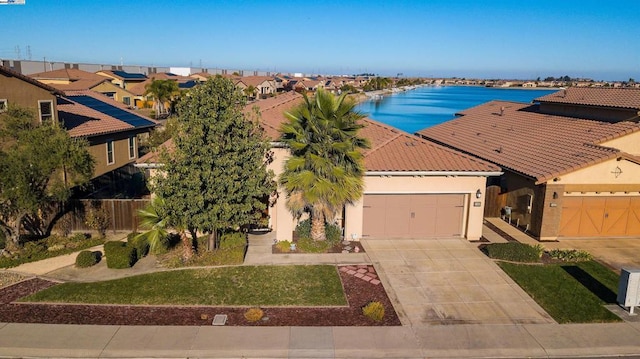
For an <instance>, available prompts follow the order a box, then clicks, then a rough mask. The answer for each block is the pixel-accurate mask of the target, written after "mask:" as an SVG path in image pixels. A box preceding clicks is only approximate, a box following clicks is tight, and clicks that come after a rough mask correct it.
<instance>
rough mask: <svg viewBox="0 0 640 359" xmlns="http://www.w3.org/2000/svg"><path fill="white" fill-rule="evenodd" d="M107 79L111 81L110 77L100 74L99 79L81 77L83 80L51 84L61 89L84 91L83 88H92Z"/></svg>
mask: <svg viewBox="0 0 640 359" xmlns="http://www.w3.org/2000/svg"><path fill="white" fill-rule="evenodd" d="M105 81H109V79H107V78H104V77H102V76H100V78H98V79H81V80H76V81H73V82H71V83H69V84H49V85H50V86H52V87H55V88H57V89H58V90H60V91H82V90H91V89H92V88H94V87H96V86H98V85H100V84H101V83H103V82H105Z"/></svg>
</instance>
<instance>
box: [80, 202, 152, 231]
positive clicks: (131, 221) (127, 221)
mask: <svg viewBox="0 0 640 359" xmlns="http://www.w3.org/2000/svg"><path fill="white" fill-rule="evenodd" d="M149 202H151V201H150V200H148V199H100V200H91V199H81V200H77V201H74V202H72V203H71V209H70V212H71V213H72V230H74V231H90V230H91V228H89V227H87V225H86V224H85V223H84V222H85V221H84V218H85V213H86V212H87V211H88V210H89V209H90V208H92V207H93V208H104V209H106V210H107V213H109V218H110V219H111V220H110V222H111V223H110V226H109V228H108V229H107V231H113V232H115V231H131V232H135V231H136V230H137V229H138V224H139V221H138V215H137V211H138V209H142V208H144V207H146V206H147V204H149Z"/></svg>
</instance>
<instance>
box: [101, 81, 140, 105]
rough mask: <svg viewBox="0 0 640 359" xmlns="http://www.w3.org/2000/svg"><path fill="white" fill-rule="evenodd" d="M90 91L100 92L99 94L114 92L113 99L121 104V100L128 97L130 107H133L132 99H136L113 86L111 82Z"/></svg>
mask: <svg viewBox="0 0 640 359" xmlns="http://www.w3.org/2000/svg"><path fill="white" fill-rule="evenodd" d="M91 90H93V91H96V92H100V93H107V92H115V94H114V97H113V99H114V100H115V101H118V102H121V103H124V100H123V98H125V97H129V98H130V99H131V102H130V103H129V104H130V105H131V106H133V105H134V99H135V98H137V97H136V96H135V95H133V94H132V93H131V92H129V91H126V90H124V89H122V88H121V87H119V86H116V85H114V84H113V83H111V82H103V83H101V84H99V85H98V86H95V87H94V88H92V89H91Z"/></svg>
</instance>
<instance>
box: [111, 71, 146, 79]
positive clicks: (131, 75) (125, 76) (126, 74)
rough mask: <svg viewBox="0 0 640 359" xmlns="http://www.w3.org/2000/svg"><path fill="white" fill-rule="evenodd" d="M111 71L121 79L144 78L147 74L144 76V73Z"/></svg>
mask: <svg viewBox="0 0 640 359" xmlns="http://www.w3.org/2000/svg"><path fill="white" fill-rule="evenodd" d="M111 72H113V74H114V75H117V76H120V77H122V78H123V79H146V78H147V76H145V75H144V74H135V73H130V72H125V71H119V70H115V71H111Z"/></svg>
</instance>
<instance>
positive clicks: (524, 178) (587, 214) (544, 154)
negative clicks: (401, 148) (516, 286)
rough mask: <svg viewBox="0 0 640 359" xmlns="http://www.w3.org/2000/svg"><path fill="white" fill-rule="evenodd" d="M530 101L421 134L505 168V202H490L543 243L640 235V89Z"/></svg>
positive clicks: (468, 114)
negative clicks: (576, 238) (563, 239)
mask: <svg viewBox="0 0 640 359" xmlns="http://www.w3.org/2000/svg"><path fill="white" fill-rule="evenodd" d="M534 101H535V102H536V104H523V103H514V102H504V101H491V102H488V103H486V104H483V105H480V106H477V107H473V108H471V109H468V110H465V111H462V112H461V113H460V114H459V115H460V117H458V118H456V119H453V120H451V121H448V122H445V123H442V124H440V125H437V126H434V127H430V128H427V129H424V130H422V131H420V132H418V135H420V136H422V137H423V138H426V139H430V140H433V141H436V142H439V143H441V144H444V145H447V146H449V147H452V148H454V149H458V150H460V151H463V152H466V153H468V154H472V155H474V156H477V157H479V158H482V159H484V160H486V161H490V162H492V163H494V164H496V165H498V166H500V167H501V168H502V170H503V171H504V175H503V176H502V177H501V178H499V180H498V181H495V184H496V185H498V186H499V187H500V192H501V194H500V195H498V196H497V199H496V198H494V199H491V198H487V201H493V200H495V201H497V202H498V203H500V201H502V202H501V205H502V206H505V207H509V208H506V212H505V211H504V209H503V213H502V214H503V216H506V217H508V218H510V219H511V221H512V223H517V224H519V225H520V226H521V227H522V228H523V229H526V230H527V231H528V232H530V233H531V234H533V235H534V236H536V237H537V238H539V239H540V240H555V239H556V238H558V237H591V238H610V237H637V236H640V181H638V179H639V178H640V125H639V124H638V122H639V120H640V118H639V117H638V115H639V111H640V90H636V89H600V88H569V89H566V90H560V91H558V92H555V93H553V94H550V95H546V96H543V97H540V98H538V99H536V100H534ZM487 206H488V207H490V204H489V203H488V204H487ZM509 211H510V212H511V213H510V214H509V213H508V212H509ZM494 215H495V213H494Z"/></svg>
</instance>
